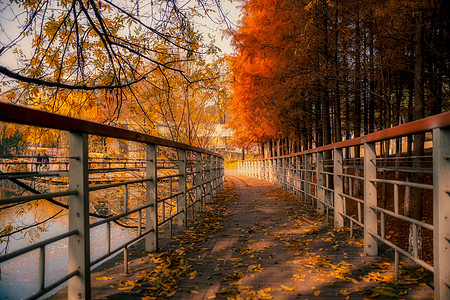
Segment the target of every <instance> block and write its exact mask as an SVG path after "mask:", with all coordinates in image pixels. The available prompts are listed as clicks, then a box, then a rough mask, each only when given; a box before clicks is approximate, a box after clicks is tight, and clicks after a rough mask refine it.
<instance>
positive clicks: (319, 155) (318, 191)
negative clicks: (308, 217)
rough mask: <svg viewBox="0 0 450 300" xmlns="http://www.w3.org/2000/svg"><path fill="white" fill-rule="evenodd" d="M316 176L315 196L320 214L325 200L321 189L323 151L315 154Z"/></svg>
mask: <svg viewBox="0 0 450 300" xmlns="http://www.w3.org/2000/svg"><path fill="white" fill-rule="evenodd" d="M316 158H317V161H316V174H317V175H316V176H317V188H316V197H317V212H318V213H320V214H322V213H323V212H324V209H325V206H324V204H323V202H325V197H324V196H325V195H324V194H325V193H324V192H325V190H324V189H323V173H322V172H323V152H317V154H316Z"/></svg>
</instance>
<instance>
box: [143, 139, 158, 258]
mask: <svg viewBox="0 0 450 300" xmlns="http://www.w3.org/2000/svg"><path fill="white" fill-rule="evenodd" d="M146 156H147V157H146V159H147V164H146V166H145V173H146V178H149V179H151V180H149V181H146V183H145V204H146V205H151V206H150V207H148V208H146V209H145V229H146V230H151V232H150V233H149V234H147V237H146V238H145V251H148V252H155V251H158V203H157V195H158V193H157V187H158V177H157V168H156V164H157V160H156V145H154V144H148V145H147V146H146Z"/></svg>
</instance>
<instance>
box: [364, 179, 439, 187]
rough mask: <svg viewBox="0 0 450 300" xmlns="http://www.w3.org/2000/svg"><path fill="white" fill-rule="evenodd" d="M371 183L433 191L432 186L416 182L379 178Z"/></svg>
mask: <svg viewBox="0 0 450 300" xmlns="http://www.w3.org/2000/svg"><path fill="white" fill-rule="evenodd" d="M369 181H372V182H380V183H390V184H397V185H403V186H409V187H414V188H419V189H424V190H433V185H432V184H423V183H415V182H409V181H398V180H389V179H379V178H374V179H373V178H371V179H369Z"/></svg>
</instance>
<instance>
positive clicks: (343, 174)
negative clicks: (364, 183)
mask: <svg viewBox="0 0 450 300" xmlns="http://www.w3.org/2000/svg"><path fill="white" fill-rule="evenodd" d="M337 175H338V176H342V177H348V178H354V179H359V180H364V177H362V176H357V175H351V174H345V173H338V174H337Z"/></svg>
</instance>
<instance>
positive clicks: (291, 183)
mask: <svg viewBox="0 0 450 300" xmlns="http://www.w3.org/2000/svg"><path fill="white" fill-rule="evenodd" d="M292 166H293V158H292V156H289V157H288V170H289V173H288V178H289V193H293V191H294V176H293V174H294V170H293V168H292Z"/></svg>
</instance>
